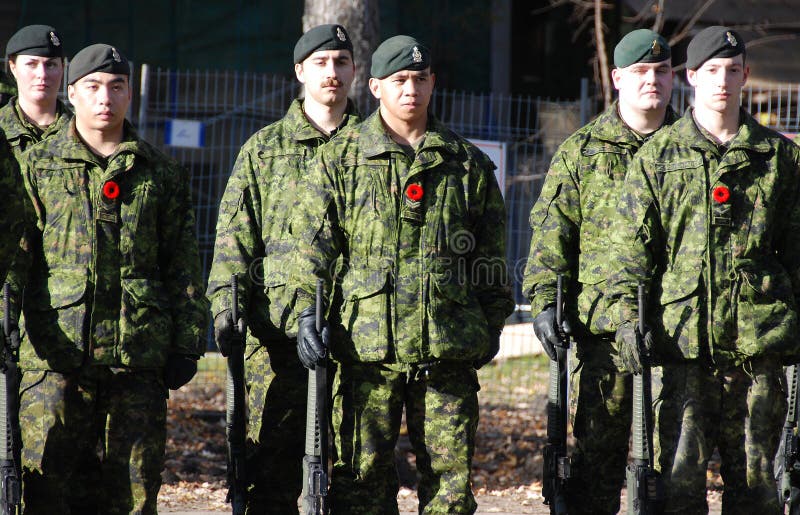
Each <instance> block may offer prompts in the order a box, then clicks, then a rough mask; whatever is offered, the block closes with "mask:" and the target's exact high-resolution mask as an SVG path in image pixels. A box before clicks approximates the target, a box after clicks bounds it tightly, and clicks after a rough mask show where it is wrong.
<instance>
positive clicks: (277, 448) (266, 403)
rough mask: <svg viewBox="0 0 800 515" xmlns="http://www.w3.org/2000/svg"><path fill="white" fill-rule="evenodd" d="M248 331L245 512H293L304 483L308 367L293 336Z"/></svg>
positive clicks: (282, 514) (262, 513)
mask: <svg viewBox="0 0 800 515" xmlns="http://www.w3.org/2000/svg"><path fill="white" fill-rule="evenodd" d="M264 343H265V344H266V345H261V344H260V343H259V342H258V340H256V339H255V338H253V337H252V336H250V335H248V356H247V360H246V362H245V377H246V383H247V389H248V394H247V402H248V407H249V415H248V430H247V459H246V467H247V475H248V480H249V481H250V485H249V488H248V494H247V513H248V514H259V515H265V514H276V515H285V514H287V513H297V499H298V497H300V492H301V490H302V487H303V465H302V462H303V455H304V454H305V450H304V443H305V425H306V391H307V384H308V372H307V371H306V369H305V368H303V365H302V364H301V363H300V360H299V359H298V357H297V351H296V348H295V342H294V341H293V340H280V341H270V342H264Z"/></svg>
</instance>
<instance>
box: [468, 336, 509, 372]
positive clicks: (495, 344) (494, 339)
mask: <svg viewBox="0 0 800 515" xmlns="http://www.w3.org/2000/svg"><path fill="white" fill-rule="evenodd" d="M502 332H503V330H502V329H493V328H491V327H490V328H489V351H488V352H487V353H486V354H485V355H483V356H481V357H480V358H478V359H476V360H475V361H473V362H472V366H473V368H475V370H479V369H480V368H481V367H483V366H484V365H487V364H488V363H491V361H492V360H493V359H494V357H495V356H496V355H497V353H498V352H500V333H502Z"/></svg>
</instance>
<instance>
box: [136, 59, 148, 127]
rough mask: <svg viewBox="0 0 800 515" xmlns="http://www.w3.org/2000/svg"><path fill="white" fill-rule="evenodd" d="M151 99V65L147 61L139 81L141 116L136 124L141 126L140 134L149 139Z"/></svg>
mask: <svg viewBox="0 0 800 515" xmlns="http://www.w3.org/2000/svg"><path fill="white" fill-rule="evenodd" d="M149 99H150V65H148V64H147V63H145V64H143V65H142V77H141V81H140V83H139V116H138V118H137V120H136V125H137V126H138V128H139V134H140V135H141V137H142V139H147V137H146V134H145V132H146V130H147V104H148V101H149ZM148 141H149V140H148Z"/></svg>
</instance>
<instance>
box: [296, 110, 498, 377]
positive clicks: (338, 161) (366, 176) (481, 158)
mask: <svg viewBox="0 0 800 515" xmlns="http://www.w3.org/2000/svg"><path fill="white" fill-rule="evenodd" d="M379 113H380V111H379V110H377V111H376V112H375V113H374V114H372V115H371V116H370V117H369V118H368V119H367V120H365V121H364V122H363V123H362V124H360V125H358V126H356V127H353V128H349V129H348V130H346V131H343V132H342V133H341V134H340V135H339V136H337V137H336V138H335V139H333V140H332V141H331V142H330V143H328V144H326V145H325V146H323V147H322V148H321V149H320V152H319V154H318V156H317V158H316V159H315V164H314V165H313V166H312V167H311V172H312V174H313V175H312V180H310V181H309V184H308V185H307V186H306V188H307V189H308V193H307V194H306V195H304V196H303V200H302V204H301V210H302V215H303V217H304V220H305V222H304V225H303V229H304V231H305V232H303V233H301V234H299V236H300V242H299V245H300V249H299V251H298V256H299V259H298V262H299V263H300V266H299V267H297V268H295V269H293V276H292V284H293V285H297V288H298V291H297V293H298V298H297V306H296V310H297V311H298V312H299V311H300V310H302V309H303V308H305V307H307V306H309V305H310V303H311V302H313V298H312V297H313V292H314V281H315V276H319V277H323V278H324V279H325V280H326V281H327V282H328V283H330V276H331V268H332V267H333V263H334V260H335V259H336V258H337V257H338V256H341V257H342V259H343V261H342V268H341V269H340V270H339V276H340V277H341V290H342V295H343V298H344V302H343V305H342V308H341V321H342V324H343V325H344V328H345V330H346V333H347V338H344V339H336V341H334V342H333V344H332V349H333V354H334V357H336V358H337V359H339V360H342V361H364V362H386V363H395V362H398V363H418V362H427V361H431V360H464V361H472V360H474V359H475V358H477V357H480V356H484V355H486V354H487V353H488V348H489V347H488V344H489V336H488V334H489V333H488V332H489V331H499V330H500V329H501V328H502V326H503V324H504V322H505V318H506V316H508V315H509V314H510V312H511V311H512V310H513V307H514V304H513V301H512V299H511V293H510V287H509V284H508V277H507V271H506V264H505V207H504V204H503V197H502V195H501V192H500V189H499V187H498V185H497V181H496V179H495V176H494V173H493V170H494V165H493V164H492V162H491V161H490V160H489V158H488V157H487V156H486V155H485V154H483V153H482V152H480V151H479V150H478V149H477V148H476V147H475V146H473V145H472V144H470V143H469V142H467V141H466V140H464V139H463V138H461V137H460V136H458V135H456V134H455V133H453V132H452V131H450V130H448V129H446V128H445V127H444V126H443V125H442V124H441V123H440V122H439V121H438V120H436V119H435V118H434V117H433V116H429V121H428V127H427V131H426V134H425V136H424V140H423V141H422V142H421V143H420V144H419V146H418V147H417V148H416V149H415V150H411V149H408V150H409V151H410V152H411V155H409V154H407V153H406V151H405V150H404V149H403V148H402V147H400V146H399V145H398V144H397V143H395V142H394V141H393V140H392V139H391V138H390V137H389V135H388V134H387V132H386V130H385V129H384V128H383V122H382V120H381V117H380V114H379ZM323 214H325V215H326V216H325V217H324V219H323V217H322V215H323ZM298 270H299V273H298V272H297V271H298Z"/></svg>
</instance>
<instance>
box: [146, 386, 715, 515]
mask: <svg viewBox="0 0 800 515" xmlns="http://www.w3.org/2000/svg"><path fill="white" fill-rule="evenodd" d="M539 397H541V398H539ZM530 400H531V403H530V405H527V406H520V405H516V406H504V405H498V404H488V403H487V404H486V405H483V406H482V407H481V419H480V424H479V427H478V437H477V442H476V454H475V459H474V467H473V480H474V488H475V494H476V498H477V500H478V505H479V508H478V512H477V513H478V514H479V515H483V514H506V515H509V514H515V515H516V514H548V513H549V508H548V507H547V506H545V505H543V504H542V496H541V468H542V463H541V451H542V447H543V445H544V442H545V431H546V429H545V422H546V417H545V416H544V414H543V412H544V410H543V409H542V407H543V405H544V403H545V402H546V398H545V397H544V394H543V393H536V395H535V396H534V397H532V398H531V399H530ZM223 407H224V393H223V391H222V388H221V387H220V386H217V385H215V384H214V383H213V382H212V381H209V382H201V383H199V384H197V385H191V384H190V385H189V387H188V388H184V389H181V390H180V391H178V392H173V393H172V396H171V398H170V401H169V422H168V440H167V461H166V470H165V471H164V473H163V474H162V477H163V480H164V484H163V486H162V489H161V492H160V495H159V507H160V510H161V511H162V512H164V513H170V512H173V513H175V512H181V513H187V512H188V513H199V512H201V511H202V512H229V511H230V506H229V505H227V504H226V503H225V494H226V491H227V488H226V486H225V481H224V480H225V455H226V451H225V426H224V412H223V409H224V408H223ZM399 449H400V450H401V453H402V452H405V453H406V460H404V461H403V460H401V461H399V462H398V463H399V475H400V480H401V484H402V485H403V486H402V487H401V489H400V491H399V493H398V505H399V506H400V509H401V512H402V513H404V514H407V513H416V511H417V496H416V490H415V482H416V471H415V469H414V460H413V455H411V454H410V453H409V452H408V451H409V449H410V446H409V445H408V443H407V439H404V438H401V443H400V445H399ZM709 487H710V488H709V504H710V507H711V511H710V513H712V514H716V513H719V512H720V501H719V499H720V495H721V484H720V481H719V476H718V474H717V472H716V470H715V469H714V467H712V470H711V471H710V472H709ZM622 506H623V508H624V506H625V498H624V493H623V499H622Z"/></svg>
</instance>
